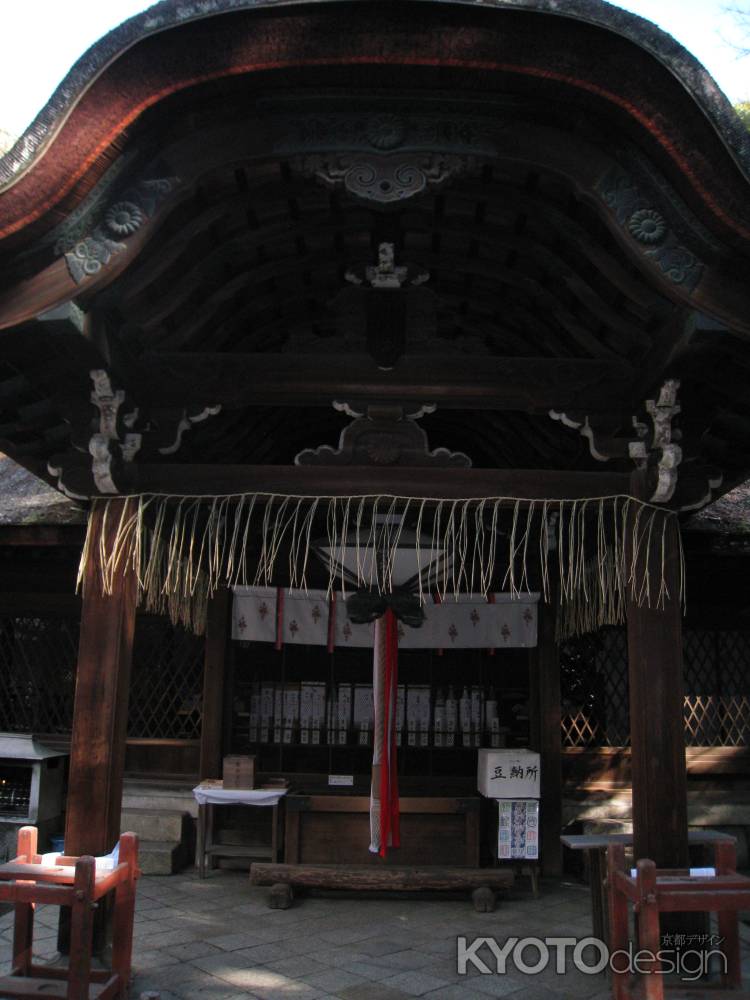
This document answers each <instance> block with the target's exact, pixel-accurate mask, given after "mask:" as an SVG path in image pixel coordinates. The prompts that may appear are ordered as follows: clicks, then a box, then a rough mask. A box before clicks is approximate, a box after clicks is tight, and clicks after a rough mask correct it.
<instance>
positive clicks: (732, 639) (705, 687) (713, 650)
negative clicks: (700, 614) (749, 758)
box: [685, 630, 750, 747]
mask: <svg viewBox="0 0 750 1000" xmlns="http://www.w3.org/2000/svg"><path fill="white" fill-rule="evenodd" d="M685 742H686V743H687V745H688V746H695V747H707V746H709V747H710V746H732V747H740V746H750V634H749V633H747V632H718V631H711V630H700V631H699V630H694V631H691V632H686V633H685Z"/></svg>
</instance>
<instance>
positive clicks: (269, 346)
mask: <svg viewBox="0 0 750 1000" xmlns="http://www.w3.org/2000/svg"><path fill="white" fill-rule="evenodd" d="M386 9H387V15H388V16H387V17H385V16H384V12H385V11H386ZM209 13H210V16H209ZM368 172H369V173H368ZM368 176H370V180H368V179H367V178H368ZM749 178H750V154H749V153H748V137H747V134H746V133H745V132H744V131H743V130H742V129H741V126H740V125H739V123H738V121H736V120H735V118H734V116H733V112H732V111H731V108H730V107H729V105H728V104H727V102H726V100H725V99H724V98H723V96H722V95H721V94H720V92H719V91H718V88H716V86H715V84H713V82H712V81H711V80H710V78H709V77H708V76H707V74H706V73H705V71H704V70H702V68H701V67H700V66H699V65H698V64H697V63H696V62H695V60H694V59H692V57H690V56H689V55H688V54H687V53H686V52H685V51H684V50H682V49H681V48H680V47H679V46H678V45H677V43H675V42H674V40H672V39H670V38H669V36H666V35H664V34H663V33H662V32H660V31H659V30H658V29H656V28H655V27H654V26H653V25H649V24H648V22H645V21H642V20H641V19H640V18H636V17H634V16H633V15H629V14H626V13H625V12H623V11H619V10H617V9H616V8H612V7H611V6H610V5H609V4H605V3H599V2H598V0H597V2H595V0H578V2H572V3H570V4H566V5H565V8H564V10H560V9H558V5H557V4H555V3H552V2H551V0H523V2H521V0H495V2H488V3H484V4H482V5H477V4H475V3H471V4H469V3H465V2H462V0H455V2H454V0H451V2H441V0H399V3H398V4H391V5H383V4H382V3H376V2H374V0H326V2H310V0H308V2H304V0H298V2H290V3H278V2H274V3H260V2H258V3H250V2H240V0H216V2H215V3H212V4H211V7H210V12H208V8H207V7H206V5H205V4H193V3H187V2H176V0H165V2H163V3H161V4H157V5H156V6H155V7H154V8H152V9H151V10H150V11H147V12H145V13H144V14H142V15H138V17H136V18H133V19H131V20H130V21H129V22H126V23H125V24H124V25H122V26H121V27H120V28H118V29H116V31H115V32H113V33H111V34H110V35H109V36H107V37H106V38H105V39H103V40H102V42H100V43H98V45H97V46H95V47H94V48H93V49H92V50H90V52H89V53H87V54H86V56H84V57H83V58H82V60H81V61H80V62H79V63H78V64H77V65H76V67H74V69H73V71H72V72H71V74H70V76H69V77H68V78H67V80H66V81H64V83H63V84H62V85H61V88H60V89H59V90H58V92H57V93H56V94H55V95H54V96H53V98H52V100H51V102H50V104H49V105H48V106H47V108H46V109H45V110H44V111H43V112H42V114H41V115H40V117H39V118H38V119H37V121H36V122H35V123H34V125H33V126H32V128H31V129H30V131H29V133H28V134H27V136H25V137H24V138H23V139H22V140H21V141H20V143H19V144H18V145H17V147H16V148H15V150H14V151H12V153H11V155H10V156H9V157H6V158H5V159H4V160H3V161H0V182H2V183H3V187H2V189H0V329H4V330H5V332H4V333H2V334H0V352H1V353H0V360H1V361H2V364H3V366H4V367H3V370H2V371H0V405H2V406H3V407H4V409H3V410H2V411H0V413H1V415H0V438H1V439H2V441H3V442H4V447H5V448H6V449H7V451H8V452H9V453H10V454H13V455H14V457H16V458H18V459H19V460H22V461H25V462H26V464H28V465H30V466H32V467H35V468H43V467H44V466H45V465H46V464H47V463H51V466H52V467H53V468H59V467H60V465H61V462H62V463H63V464H64V462H63V459H64V458H65V455H70V454H72V453H73V452H75V451H76V449H83V450H82V451H80V452H79V455H80V456H82V457H80V458H78V459H76V461H78V462H79V463H83V465H85V464H86V463H90V459H89V457H88V455H87V453H86V446H87V435H88V436H90V434H91V431H92V428H93V429H95V426H96V423H97V421H98V416H97V413H96V411H94V410H92V408H91V406H90V403H89V392H90V384H89V379H88V373H89V371H90V370H92V369H106V370H107V371H108V372H109V373H110V375H111V378H112V385H113V386H116V387H121V388H122V389H123V390H124V391H125V394H126V398H127V400H128V404H127V405H132V407H138V408H139V410H140V413H141V418H143V414H144V413H146V412H148V413H149V414H151V418H150V422H149V421H147V424H148V427H149V428H151V429H153V428H157V429H159V430H158V433H157V440H156V443H154V445H153V447H152V450H151V455H152V457H153V456H156V457H157V458H158V461H159V462H160V463H169V462H173V461H177V460H178V459H177V458H176V457H175V458H172V457H169V456H165V454H164V448H165V447H169V445H168V444H165V441H166V437H168V436H169V434H171V433H172V431H173V430H174V427H175V426H177V425H179V423H180V420H183V419H188V422H189V423H190V425H191V428H192V429H191V430H190V432H189V434H186V435H184V440H183V436H182V433H181V432H180V434H179V440H180V442H181V447H180V448H179V449H178V451H179V460H180V461H182V462H183V463H185V462H192V463H199V464H200V463H205V462H219V463H232V464H235V465H236V464H245V465H246V464H269V463H271V464H286V463H289V462H291V461H293V459H294V456H295V454H297V453H298V452H299V451H301V450H304V449H306V448H308V449H309V448H315V447H317V446H318V445H320V444H323V443H325V444H329V445H331V446H335V444H336V440H337V438H338V435H339V433H340V432H341V431H342V429H343V428H344V427H345V426H346V425H347V424H348V423H349V419H348V418H347V417H346V416H344V415H343V414H342V413H341V412H336V411H334V410H333V409H332V408H331V406H330V404H331V402H332V401H333V400H334V399H338V400H341V401H343V402H349V403H357V404H363V405H364V404H366V403H367V402H368V401H370V402H376V401H380V402H381V403H382V402H383V400H385V399H387V400H389V401H390V403H391V404H394V402H397V401H398V400H401V402H402V403H408V404H409V405H411V404H414V405H415V406H416V405H417V404H422V403H437V406H438V409H437V411H436V412H435V413H433V414H431V415H428V416H426V417H424V419H422V421H421V424H422V426H423V427H424V428H425V430H427V431H428V435H429V439H430V444H431V445H432V446H436V445H441V446H444V447H446V448H448V449H449V450H451V451H459V450H462V451H465V452H467V453H469V454H470V457H471V458H472V459H473V461H474V464H475V466H478V467H486V468H493V467H495V468H509V469H518V468H528V469H535V468H544V469H553V470H565V469H567V470H588V469H595V468H596V469H598V468H601V465H600V463H599V459H601V458H602V453H603V452H606V453H607V454H608V455H609V456H610V458H611V463H612V464H611V466H610V467H611V468H616V469H618V470H622V471H625V470H627V469H628V468H629V467H630V466H629V460H628V459H627V440H628V435H629V434H630V435H631V436H632V419H633V417H640V418H642V416H643V404H644V401H645V399H646V398H647V397H648V396H649V395H652V396H653V394H654V392H656V391H657V390H658V387H659V385H660V384H661V383H662V382H663V380H664V379H665V378H668V377H678V378H680V379H681V380H682V399H683V403H682V405H683V429H684V432H685V433H684V437H683V447H684V451H685V463H686V464H685V468H692V469H693V470H697V469H700V470H702V471H701V473H700V477H702V480H701V481H702V482H703V481H706V480H707V477H709V478H713V479H715V478H716V477H715V476H714V475H713V473H710V474H709V473H708V472H706V471H705V470H709V469H710V468H711V467H712V466H718V467H720V469H721V470H722V472H723V474H724V476H725V478H726V481H727V482H735V481H738V480H739V479H741V478H742V477H743V476H744V475H745V474H746V473H747V472H748V471H750V448H748V446H747V444H746V441H747V437H746V435H745V429H746V426H747V424H748V421H750V398H749V397H748V394H747V391H746V389H745V383H746V379H745V376H744V370H745V368H746V367H747V366H749V365H750V353H749V351H750V349H748V346H747V343H746V338H747V336H748V334H750V293H749V292H748V288H747V281H746V274H747V266H748V263H750V261H749V260H748V258H749V257H750V197H749V194H750V179H749ZM368 185H369V188H368ZM378 185H379V186H380V188H379V190H376V188H377V187H378ZM383 185H385V186H386V187H383ZM389 185H390V187H388V186H389ZM384 243H392V244H393V246H394V252H395V256H396V261H397V263H398V265H403V266H405V267H407V268H408V274H409V275H410V276H411V277H409V278H408V280H407V284H409V283H410V282H411V281H412V278H413V277H414V275H417V274H424V273H429V280H428V281H426V282H424V283H422V284H420V285H419V286H418V288H417V286H414V289H413V291H409V292H407V289H406V286H405V287H404V294H403V296H402V298H403V300H404V303H405V304H404V305H403V310H404V313H403V316H404V317H406V318H403V317H402V319H400V320H399V321H398V322H399V323H401V325H402V326H403V327H404V329H405V330H406V333H405V334H404V342H403V343H402V344H401V346H400V348H399V349H398V351H397V355H396V356H397V359H398V360H397V361H396V364H395V367H394V369H393V374H391V375H384V374H382V373H380V374H379V373H378V366H377V364H376V363H374V362H373V358H375V360H376V361H377V352H378V351H379V350H381V349H382V345H381V347H378V346H377V345H376V344H374V341H373V335H372V326H373V323H374V322H375V320H374V319H373V315H374V314H373V312H372V309H373V308H374V305H373V296H372V295H370V297H369V298H368V297H367V287H366V286H367V282H366V281H365V282H364V285H362V286H361V287H360V286H356V285H355V284H352V280H351V276H352V275H354V276H355V278H356V276H357V275H358V276H359V277H358V278H356V280H359V281H362V280H363V278H362V275H364V273H365V269H366V268H367V266H372V265H373V264H374V263H375V262H376V259H377V255H378V248H379V247H380V246H381V245H382V244H384ZM405 273H406V272H405ZM348 276H349V277H348ZM380 301H381V305H382V295H381V300H380ZM390 301H391V302H392V301H393V300H390ZM66 303H74V304H75V310H76V313H77V316H78V320H79V323H78V326H79V327H80V329H78V328H76V326H75V325H74V324H71V323H70V322H68V323H66V322H64V321H61V320H52V321H45V322H39V321H37V320H35V317H36V316H38V315H39V314H40V313H44V312H46V311H47V310H50V309H53V308H56V307H61V306H64V305H65V304H66ZM78 310H80V312H78ZM706 314H707V315H709V316H711V317H713V319H712V320H711V321H710V322H708V321H706V320H705V319H701V318H700V317H701V316H704V315H706ZM696 316H697V317H698V319H697V320H696ZM378 322H381V323H382V322H383V317H382V316H381V317H380V320H378ZM389 322H391V323H395V320H393V319H392V318H391V320H389ZM396 325H398V324H396ZM368 331H369V332H368ZM375 339H377V338H375ZM394 350H395V348H394ZM373 351H375V354H373ZM726 358H731V362H730V364H731V374H730V375H729V376H727V375H726V373H724V372H722V371H720V369H719V364H720V363H721V361H722V359H726ZM40 359H43V363H40ZM213 404H221V406H222V411H221V413H219V414H213V415H212V416H211V417H210V419H208V420H206V421H203V422H197V416H198V415H200V414H201V413H202V411H203V410H204V409H205V408H206V407H212V405H213ZM550 410H554V411H556V412H565V414H566V420H567V422H568V423H570V422H572V423H574V424H581V423H582V422H583V421H584V420H585V419H586V418H587V417H588V418H589V420H590V423H591V426H592V427H594V430H595V439H596V440H595V442H594V444H592V447H591V448H590V447H589V441H588V439H587V438H586V437H584V436H582V435H581V434H580V433H578V430H579V428H571V427H569V426H565V422H564V421H560V420H550V418H549V415H548V413H549V411H550ZM183 411H184V412H186V413H187V417H185V416H184V413H183ZM191 416H193V417H194V418H195V419H194V420H193V421H190V419H189V418H190V417H191ZM92 417H94V418H96V419H95V420H94V423H93V424H92ZM134 419H135V418H134ZM173 425H174V426H173ZM139 426H140V425H139ZM71 428H72V429H71ZM149 433H150V431H149ZM596 441H598V444H596ZM71 449H72V450H71ZM147 452H148V448H147V447H146V445H145V444H144V447H143V450H142V452H141V456H140V457H141V458H142V459H144V460H145V457H146V455H147ZM595 453H597V454H595ZM171 454H172V453H171V452H170V453H169V455H171ZM700 477H699V478H700ZM73 479H75V481H76V482H77V483H78V482H83V480H84V479H85V476H83V478H81V477H78V478H76V477H73ZM71 481H72V480H71ZM696 490H697V493H696ZM73 492H75V490H73ZM84 492H89V491H88V490H84ZM688 493H689V496H686V497H683V498H682V504H683V505H691V504H692V503H695V502H698V501H700V500H701V499H705V496H706V495H707V494H706V493H705V490H704V491H703V494H701V489H700V488H699V487H695V488H694V489H693V490H692V491H688ZM699 494H700V495H699Z"/></svg>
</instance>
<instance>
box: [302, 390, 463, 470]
mask: <svg viewBox="0 0 750 1000" xmlns="http://www.w3.org/2000/svg"><path fill="white" fill-rule="evenodd" d="M333 405H334V408H335V409H337V410H341V411H343V412H344V413H348V414H349V415H350V416H352V417H354V418H355V419H354V420H353V421H352V422H351V423H350V424H349V426H348V427H345V428H344V430H343V431H342V432H341V437H340V439H339V446H338V448H331V447H330V446H329V445H321V446H320V447H319V448H315V449H312V448H306V449H305V450H304V451H301V452H300V453H299V454H298V455H297V456H296V457H295V459H294V464H295V465H378V466H397V465H404V466H409V467H426V468H444V469H448V468H452V469H468V468H470V467H471V459H470V458H469V457H468V455H465V454H464V453H463V452H461V451H449V450H448V449H447V448H436V449H434V450H432V451H431V450H430V447H429V443H428V440H427V434H426V433H425V432H424V430H423V429H422V428H421V427H420V426H419V425H418V424H417V423H416V421H417V420H418V419H419V418H420V417H421V416H423V415H424V414H425V413H433V412H434V410H435V406H432V405H429V404H427V405H425V406H422V407H420V408H419V409H414V408H412V409H411V410H409V411H407V410H406V409H405V408H404V407H401V406H393V405H389V404H375V405H369V406H368V407H367V410H366V412H363V411H357V410H354V409H353V408H352V407H351V406H350V405H349V404H348V403H334V404H333Z"/></svg>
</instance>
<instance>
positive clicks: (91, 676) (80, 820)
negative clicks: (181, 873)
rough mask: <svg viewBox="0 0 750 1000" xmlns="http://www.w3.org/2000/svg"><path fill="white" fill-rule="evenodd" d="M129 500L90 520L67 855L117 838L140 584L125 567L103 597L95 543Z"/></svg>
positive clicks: (99, 849) (104, 846) (100, 850)
mask: <svg viewBox="0 0 750 1000" xmlns="http://www.w3.org/2000/svg"><path fill="white" fill-rule="evenodd" d="M131 506H132V501H129V500H117V499H116V500H112V501H110V503H109V505H108V509H107V515H106V523H105V517H104V514H105V508H104V506H103V505H102V506H100V507H98V508H97V509H96V510H95V511H94V512H93V514H92V518H93V525H92V530H93V535H92V538H91V545H90V546H89V558H88V563H87V564H86V567H85V575H84V581H83V604H82V608H81V633H80V641H79V645H78V668H77V672H76V689H75V702H74V706H73V732H72V735H71V741H70V778H69V781H68V799H67V807H66V820H65V852H66V854H73V855H78V854H94V855H97V854H107V853H109V851H111V850H112V848H113V847H114V845H115V843H116V842H117V839H118V837H119V835H120V812H121V809H122V783H123V772H124V769H125V740H126V736H127V719H128V695H129V689H130V667H131V661H132V653H133V634H134V631H135V610H136V603H137V581H136V575H135V573H134V572H133V568H132V566H130V565H126V564H123V566H122V570H121V572H120V573H119V574H118V576H117V580H116V583H115V587H114V593H113V594H112V595H111V596H107V595H105V594H103V593H102V586H101V565H100V561H99V560H100V556H99V540H100V539H101V537H102V535H104V536H105V539H104V540H105V543H107V545H106V548H107V549H108V548H109V544H108V543H111V541H112V540H113V538H114V535H115V532H116V531H117V526H118V523H119V521H120V517H121V515H122V514H125V515H126V516H127V514H128V511H129V510H130V508H131Z"/></svg>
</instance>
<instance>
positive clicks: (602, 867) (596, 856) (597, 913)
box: [560, 830, 737, 941]
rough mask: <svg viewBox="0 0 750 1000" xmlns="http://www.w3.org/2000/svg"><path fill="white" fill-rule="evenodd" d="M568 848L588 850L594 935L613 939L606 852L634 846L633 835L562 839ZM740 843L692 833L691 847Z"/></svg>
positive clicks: (701, 832) (722, 835) (721, 835)
mask: <svg viewBox="0 0 750 1000" xmlns="http://www.w3.org/2000/svg"><path fill="white" fill-rule="evenodd" d="M560 841H561V842H562V844H563V846H564V847H569V848H570V849H571V850H572V851H586V856H587V858H588V863H589V882H590V886H591V921H592V924H593V935H594V937H596V938H599V940H600V941H608V940H609V912H608V908H607V886H606V874H607V862H606V852H607V848H608V847H609V846H610V845H611V844H620V845H622V846H623V847H632V845H633V834H632V833H584V834H572V835H564V836H562V837H560ZM727 843H733V844H736V843H737V839H736V838H735V837H732V836H731V835H730V834H728V833H720V832H719V831H718V830H688V844H689V845H691V846H693V845H695V844H701V845H713V844H727Z"/></svg>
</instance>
